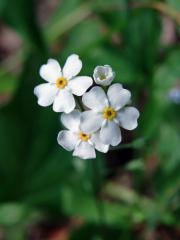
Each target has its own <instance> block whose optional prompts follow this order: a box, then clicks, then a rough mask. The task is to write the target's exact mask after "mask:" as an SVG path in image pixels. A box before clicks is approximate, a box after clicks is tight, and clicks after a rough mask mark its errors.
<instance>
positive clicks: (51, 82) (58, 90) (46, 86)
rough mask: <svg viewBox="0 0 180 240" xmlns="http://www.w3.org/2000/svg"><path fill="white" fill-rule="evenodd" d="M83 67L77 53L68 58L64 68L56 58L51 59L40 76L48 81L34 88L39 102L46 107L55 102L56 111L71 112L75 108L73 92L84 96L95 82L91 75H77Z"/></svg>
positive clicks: (42, 67) (54, 108) (42, 69)
mask: <svg viewBox="0 0 180 240" xmlns="http://www.w3.org/2000/svg"><path fill="white" fill-rule="evenodd" d="M81 68H82V62H81V60H80V59H79V56H78V55H76V54H72V55H70V56H69V57H68V58H67V60H66V63H65V65H64V67H63V69H62V70H61V67H60V65H59V63H58V62H57V61H56V60H54V59H49V60H48V62H47V64H44V65H42V66H41V68H40V76H41V77H42V78H43V79H44V80H46V81H47V82H48V83H43V84H40V85H38V86H37V87H35V89H34V94H35V95H36V96H37V98H38V104H39V105H41V106H43V107H46V106H49V105H51V104H52V103H53V110H54V111H55V112H65V113H69V112H71V111H72V110H73V109H74V108H75V100H74V97H73V94H74V95H76V96H82V95H83V94H84V93H85V92H86V90H87V89H88V88H89V87H90V86H91V85H92V83H93V81H92V78H91V77H87V76H81V77H75V76H76V75H77V74H78V73H79V72H80V70H81Z"/></svg>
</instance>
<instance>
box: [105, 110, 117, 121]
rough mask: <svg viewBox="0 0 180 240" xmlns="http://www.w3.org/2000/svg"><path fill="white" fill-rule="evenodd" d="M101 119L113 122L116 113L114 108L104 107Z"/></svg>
mask: <svg viewBox="0 0 180 240" xmlns="http://www.w3.org/2000/svg"><path fill="white" fill-rule="evenodd" d="M103 117H104V118H105V119H106V120H113V119H114V118H115V117H116V111H115V110H114V108H111V107H106V108H105V109H104V111H103Z"/></svg>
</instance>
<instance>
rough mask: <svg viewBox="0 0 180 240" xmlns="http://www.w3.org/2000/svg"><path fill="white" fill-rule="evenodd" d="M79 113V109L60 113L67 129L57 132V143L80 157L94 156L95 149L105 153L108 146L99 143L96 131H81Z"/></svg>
mask: <svg viewBox="0 0 180 240" xmlns="http://www.w3.org/2000/svg"><path fill="white" fill-rule="evenodd" d="M81 114H82V113H81V112H80V111H79V110H74V111H72V112H71V113H69V114H65V113H63V114H62V115H61V121H62V123H63V125H64V126H65V127H66V128H67V129H68V130H62V131H60V132H59V134H58V137H57V141H58V143H59V144H60V145H61V146H62V147H63V148H65V149H66V150H68V151H73V156H77V157H80V158H82V159H89V158H95V157H96V152H95V149H97V150H98V151H100V152H104V153H106V152H107V151H108V149H109V146H108V145H105V144H103V143H101V141H100V140H99V134H98V133H89V134H85V133H83V132H82V130H81V122H80V120H81Z"/></svg>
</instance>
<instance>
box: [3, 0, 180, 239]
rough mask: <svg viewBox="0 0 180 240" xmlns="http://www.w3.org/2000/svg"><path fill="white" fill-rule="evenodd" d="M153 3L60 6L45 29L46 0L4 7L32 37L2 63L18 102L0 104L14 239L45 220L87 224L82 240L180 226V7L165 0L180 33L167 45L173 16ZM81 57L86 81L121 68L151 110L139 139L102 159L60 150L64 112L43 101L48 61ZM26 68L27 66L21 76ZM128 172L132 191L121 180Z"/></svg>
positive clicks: (119, 73)
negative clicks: (176, 96) (174, 96)
mask: <svg viewBox="0 0 180 240" xmlns="http://www.w3.org/2000/svg"><path fill="white" fill-rule="evenodd" d="M152 2H153V3H154V4H156V3H157V4H158V3H159V2H157V1H139V4H136V1H124V0H121V1H116V0H113V1H100V0H99V1H81V0H67V1H59V6H57V7H56V9H55V11H54V13H53V15H52V16H50V18H49V20H48V22H47V23H45V25H44V26H41V25H40V24H38V21H37V18H36V17H35V16H36V14H35V13H36V10H37V4H36V1H33V0H30V1H23V0H15V1H14V2H13V3H10V1H5V0H2V1H1V2H0V14H1V18H2V21H3V23H4V24H6V25H7V26H8V27H9V28H12V29H13V31H15V32H16V33H17V34H18V35H19V37H20V38H21V39H22V41H23V46H22V48H21V49H19V50H18V51H17V53H15V56H11V61H10V60H9V61H8V64H7V65H8V67H7V65H5V64H3V59H2V64H0V96H1V95H2V96H3V95H8V96H9V101H8V102H5V103H1V102H0V104H1V105H0V188H1V191H0V224H1V226H3V227H4V228H5V229H6V230H7V236H8V238H9V239H10V240H11V239H25V238H24V234H25V232H26V230H25V229H26V228H27V225H28V224H29V222H32V221H38V220H39V219H41V218H42V216H45V215H48V216H49V215H50V216H51V217H52V216H53V217H54V218H56V217H57V216H58V217H59V216H60V217H63V216H66V217H77V218H80V219H83V222H84V224H83V226H82V228H79V229H78V230H76V231H74V232H73V233H72V236H71V239H72V240H73V239H111V238H114V239H132V238H133V239H141V237H142V235H140V234H139V233H137V232H136V228H137V227H138V226H143V227H142V234H147V232H149V231H153V229H156V228H157V227H158V226H160V225H163V226H165V227H166V226H168V227H170V228H171V229H172V230H173V231H175V229H176V228H177V226H178V214H179V187H180V178H179V170H180V169H179V166H180V151H179V142H180V124H179V122H180V110H179V105H178V104H175V103H173V102H172V101H171V100H170V98H169V91H170V90H171V89H172V88H174V87H179V78H180V68H179V59H180V46H179V43H178V39H179V33H178V31H179V29H178V27H179V26H178V23H176V18H174V16H175V13H178V9H179V1H178V0H173V1H172V0H167V1H162V3H163V4H164V5H165V6H166V8H171V10H172V11H167V12H168V13H171V14H170V15H169V16H168V18H169V21H173V24H174V25H173V26H174V29H175V30H176V33H177V35H178V37H177V39H176V41H172V42H170V43H169V44H164V45H163V44H162V31H163V28H164V27H165V26H164V22H163V18H164V15H163V14H164V11H162V13H163V14H161V8H156V7H154V5H153V6H151V3H152ZM164 5H163V6H164ZM171 19H172V20H171ZM73 52H75V53H77V54H79V55H80V57H81V59H82V60H83V64H84V67H83V71H82V73H86V75H92V72H93V69H94V68H95V66H96V65H103V64H109V65H111V66H112V68H113V69H114V71H115V72H116V82H120V83H122V84H123V85H125V87H127V88H128V89H130V90H132V97H133V102H134V103H135V105H136V106H137V107H138V108H139V109H140V112H141V117H140V122H139V127H138V128H137V130H136V131H135V134H134V136H132V135H128V136H127V137H126V136H124V139H125V140H124V142H123V144H122V145H121V146H120V148H119V150H113V151H112V152H111V153H110V154H108V155H103V154H99V155H98V157H97V159H96V160H95V161H94V162H92V161H82V160H80V159H76V158H72V156H71V153H69V152H66V151H65V150H63V149H62V148H60V147H59V146H58V145H57V142H56V137H57V133H58V131H59V130H60V128H61V126H60V123H59V121H58V119H57V115H56V114H55V113H53V112H52V110H51V109H50V108H49V109H47V108H46V109H44V108H40V107H39V106H38V105H37V104H36V98H35V96H34V95H33V88H34V87H35V86H36V85H37V84H38V83H40V82H41V79H40V77H39V74H38V71H39V67H40V65H41V64H43V63H44V62H46V60H47V58H48V57H55V58H57V59H58V60H59V61H60V62H62V63H63V61H64V60H65V59H66V57H67V56H68V55H69V54H71V53H73ZM17 63H22V64H21V65H22V67H21V70H20V71H18V72H17V71H11V69H14V68H16V66H17ZM9 65H10V66H9ZM124 152H126V153H127V154H128V158H127V156H126V155H125V154H124ZM113 162H115V164H116V165H115V168H116V169H114V168H113ZM123 172H124V173H125V174H126V176H130V177H129V180H128V181H131V184H130V186H127V184H125V183H122V182H121V181H120V183H119V181H118V180H117V178H118V177H119V178H120V179H121V177H122V175H123ZM92 182H94V183H95V184H94V185H93V186H94V187H93V186H92ZM9 214H10V216H11V215H12V216H13V217H8V216H9ZM32 216H33V217H32ZM34 216H35V217H34ZM32 219H33V220H32ZM15 229H18V231H16V230H15ZM135 232H136V234H135V235H134V233H135ZM16 235H17V236H16ZM12 236H13V238H12Z"/></svg>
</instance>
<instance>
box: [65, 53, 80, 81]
mask: <svg viewBox="0 0 180 240" xmlns="http://www.w3.org/2000/svg"><path fill="white" fill-rule="evenodd" d="M81 68H82V62H81V60H80V59H79V56H78V55H76V54H72V55H70V56H69V57H68V58H67V60H66V63H65V65H64V68H63V76H64V77H65V78H67V79H71V78H72V77H74V76H76V75H77V74H78V73H79V72H80V71H81Z"/></svg>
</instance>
